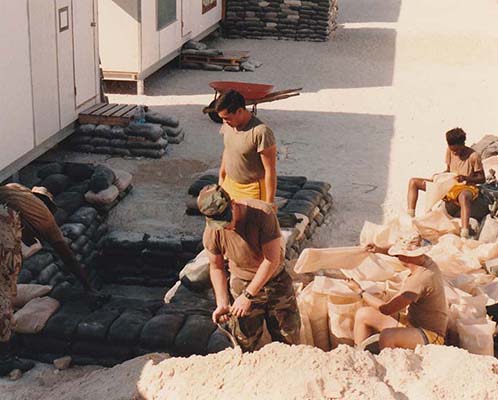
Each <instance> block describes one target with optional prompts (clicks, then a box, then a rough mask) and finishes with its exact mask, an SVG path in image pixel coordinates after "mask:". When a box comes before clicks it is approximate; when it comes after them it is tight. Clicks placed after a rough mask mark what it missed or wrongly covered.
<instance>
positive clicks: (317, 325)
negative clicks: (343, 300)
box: [297, 285, 330, 351]
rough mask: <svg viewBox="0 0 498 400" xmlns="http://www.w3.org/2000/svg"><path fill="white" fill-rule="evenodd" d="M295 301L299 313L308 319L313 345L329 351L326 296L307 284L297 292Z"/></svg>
mask: <svg viewBox="0 0 498 400" xmlns="http://www.w3.org/2000/svg"><path fill="white" fill-rule="evenodd" d="M297 303H298V306H299V313H300V314H301V315H305V318H308V320H309V325H310V327H311V336H312V337H313V340H312V342H313V345H314V346H316V347H318V348H320V349H322V350H323V351H329V350H330V337H329V328H328V312H327V296H326V295H323V294H319V293H315V292H313V286H312V285H308V286H306V287H305V288H304V289H303V290H302V291H301V293H299V295H298V301H297ZM306 316H307V317H306ZM306 323H307V322H306ZM307 335H309V332H308V333H307ZM305 336H306V335H305ZM309 341H311V340H309Z"/></svg>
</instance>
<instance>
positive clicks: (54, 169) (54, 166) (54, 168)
mask: <svg viewBox="0 0 498 400" xmlns="http://www.w3.org/2000/svg"><path fill="white" fill-rule="evenodd" d="M62 172H63V167H62V164H61V163H58V162H53V163H49V164H47V165H44V166H43V167H41V168H40V169H39V170H38V172H37V174H36V175H37V176H38V178H40V179H45V178H47V177H49V176H50V175H55V174H62Z"/></svg>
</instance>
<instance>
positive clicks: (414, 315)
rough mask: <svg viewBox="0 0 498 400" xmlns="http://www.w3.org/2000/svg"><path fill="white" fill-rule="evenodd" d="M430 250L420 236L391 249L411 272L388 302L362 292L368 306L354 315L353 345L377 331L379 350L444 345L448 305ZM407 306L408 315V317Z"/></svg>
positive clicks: (411, 237)
mask: <svg viewBox="0 0 498 400" xmlns="http://www.w3.org/2000/svg"><path fill="white" fill-rule="evenodd" d="M369 249H370V250H371V251H374V250H375V251H377V250H380V249H377V248H375V247H373V248H372V247H369ZM429 249H430V246H429V245H424V244H423V242H422V237H421V236H420V235H419V234H418V233H414V234H412V235H409V236H407V237H403V238H400V239H399V240H398V241H397V242H396V243H395V244H394V245H393V246H392V247H391V248H389V250H388V251H387V254H389V255H391V256H396V257H398V259H399V260H400V261H401V262H402V263H403V264H404V266H405V267H406V268H408V269H409V270H410V272H411V273H410V275H409V276H408V278H406V280H405V282H404V283H403V286H402V287H401V290H400V291H399V293H398V294H396V295H395V296H394V297H393V298H392V299H391V300H389V301H388V302H387V303H384V302H383V301H382V300H380V299H379V298H377V297H375V296H373V295H371V294H369V293H366V292H362V297H363V300H364V301H365V302H366V303H367V304H369V306H367V307H362V308H360V309H359V310H358V311H357V312H356V315H355V322H354V342H355V344H356V345H357V346H358V345H360V344H361V343H362V342H363V341H364V340H365V339H367V338H368V337H370V336H371V335H372V334H374V333H377V332H380V338H379V347H380V349H383V348H386V347H390V348H394V347H401V348H405V349H414V348H415V347H416V346H417V345H425V344H440V345H442V344H444V342H445V337H446V330H447V326H448V303H447V301H446V296H445V292H444V282H443V278H442V275H441V271H440V270H439V268H438V266H437V265H436V264H435V263H434V261H433V260H432V259H431V258H430V257H428V256H427V255H426V254H425V253H427V251H429ZM406 307H408V312H407V313H406V314H405V313H404V310H405V308H406Z"/></svg>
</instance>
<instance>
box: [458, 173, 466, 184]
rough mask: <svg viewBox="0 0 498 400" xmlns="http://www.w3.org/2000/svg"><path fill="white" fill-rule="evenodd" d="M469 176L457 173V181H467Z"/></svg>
mask: <svg viewBox="0 0 498 400" xmlns="http://www.w3.org/2000/svg"><path fill="white" fill-rule="evenodd" d="M467 179H468V178H467V177H466V176H465V175H457V177H456V180H457V182H460V183H462V182H465V181H466V180H467Z"/></svg>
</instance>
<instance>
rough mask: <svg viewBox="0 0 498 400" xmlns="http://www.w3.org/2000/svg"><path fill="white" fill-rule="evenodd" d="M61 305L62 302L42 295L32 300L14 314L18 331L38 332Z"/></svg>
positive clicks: (15, 327) (16, 330)
mask: <svg viewBox="0 0 498 400" xmlns="http://www.w3.org/2000/svg"><path fill="white" fill-rule="evenodd" d="M59 307H60V303H59V302H58V301H57V300H55V299H53V298H51V297H40V298H35V299H32V300H30V301H29V302H28V303H27V304H26V305H25V306H24V307H23V308H21V309H20V310H19V311H17V312H16V313H15V314H14V319H15V321H16V324H15V326H14V331H15V332H17V333H38V332H40V331H41V330H42V329H43V327H44V326H45V324H46V323H47V321H48V319H49V318H50V317H51V316H52V314H54V313H55V312H56V311H57V309H58V308H59Z"/></svg>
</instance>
